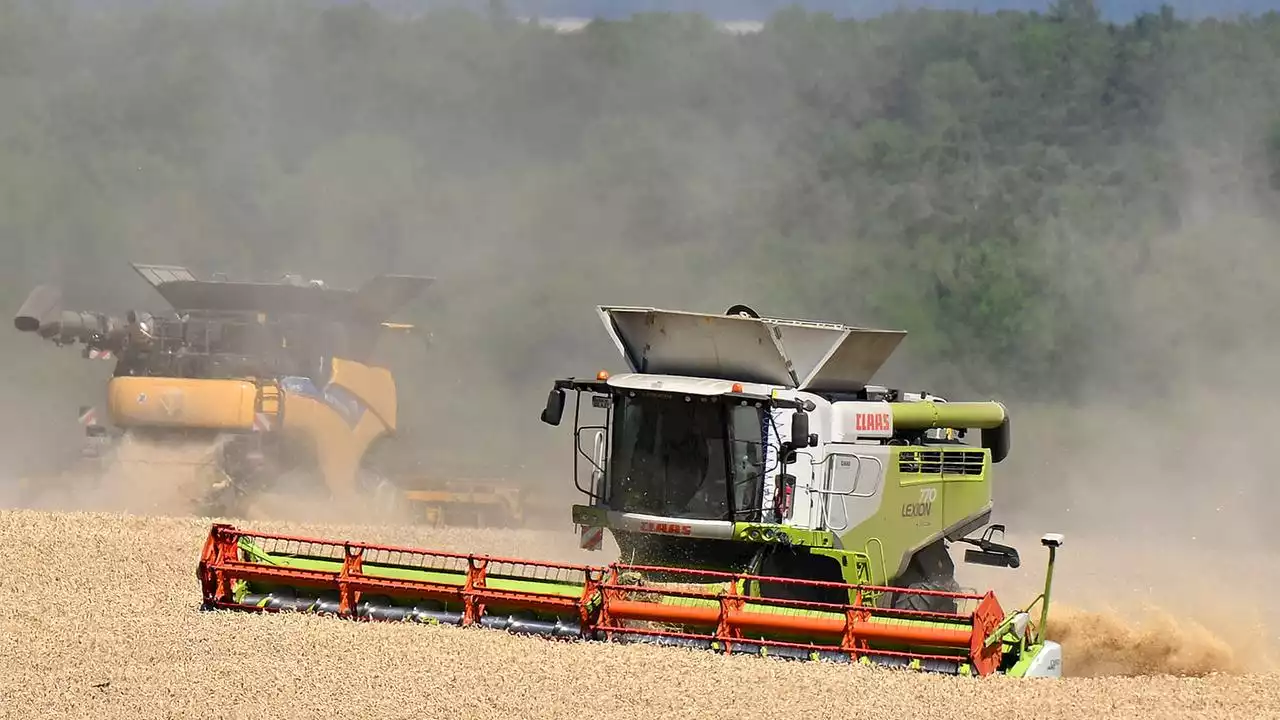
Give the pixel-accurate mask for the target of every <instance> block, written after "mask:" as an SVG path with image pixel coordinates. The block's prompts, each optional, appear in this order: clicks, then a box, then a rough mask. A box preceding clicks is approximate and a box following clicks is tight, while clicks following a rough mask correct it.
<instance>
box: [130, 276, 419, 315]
mask: <svg viewBox="0 0 1280 720" xmlns="http://www.w3.org/2000/svg"><path fill="white" fill-rule="evenodd" d="M133 269H134V270H136V271H137V272H138V274H139V275H141V276H142V277H143V278H144V279H146V281H147V282H148V283H150V284H151V286H152V287H154V288H155V289H156V291H157V292H159V293H160V296H161V297H163V298H164V299H165V300H166V301H167V302H168V303H169V304H170V305H171V306H173V309H174V310H176V311H178V312H179V313H186V312H192V311H195V312H213V313H246V312H263V313H268V314H280V315H314V316H323V317H329V318H333V319H335V320H342V321H351V320H362V321H373V322H380V321H383V320H386V319H387V318H389V317H390V316H391V315H392V314H394V313H395V312H396V311H397V310H399V309H400V308H401V307H402V306H404V305H405V304H406V303H408V302H410V301H411V300H413V299H414V298H416V297H417V296H418V295H420V294H421V293H422V292H423V291H424V290H425V289H426V288H427V286H429V285H431V284H432V282H434V278H429V277H418V276H413V275H379V276H377V277H374V278H372V279H370V280H369V281H368V282H366V283H365V284H364V285H362V286H360V288H358V289H356V290H347V289H338V288H332V287H328V286H325V285H323V284H312V283H299V282H274V283H262V282H231V281H227V280H201V279H198V278H197V277H196V276H195V274H193V273H192V272H191V271H190V270H188V269H187V268H185V267H181V266H178V265H151V264H146V265H144V264H140V263H133Z"/></svg>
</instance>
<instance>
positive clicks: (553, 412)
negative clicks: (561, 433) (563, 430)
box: [542, 388, 564, 425]
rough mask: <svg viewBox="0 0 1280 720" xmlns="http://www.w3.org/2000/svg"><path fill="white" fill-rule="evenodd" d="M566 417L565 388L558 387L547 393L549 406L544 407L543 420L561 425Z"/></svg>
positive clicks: (550, 423) (549, 423)
mask: <svg viewBox="0 0 1280 720" xmlns="http://www.w3.org/2000/svg"><path fill="white" fill-rule="evenodd" d="M562 417H564V390H561V389H560V388H556V389H554V390H552V391H551V392H550V393H548V394H547V406H546V407H545V408H543V409H542V422H544V423H546V424H548V425H559V424H560V418H562Z"/></svg>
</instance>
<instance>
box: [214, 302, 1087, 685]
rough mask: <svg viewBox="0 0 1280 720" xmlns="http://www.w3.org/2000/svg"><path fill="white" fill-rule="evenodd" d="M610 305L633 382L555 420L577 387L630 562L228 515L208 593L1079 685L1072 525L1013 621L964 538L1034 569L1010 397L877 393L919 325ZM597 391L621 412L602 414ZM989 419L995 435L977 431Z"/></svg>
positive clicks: (567, 634)
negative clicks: (280, 525) (1055, 582)
mask: <svg viewBox="0 0 1280 720" xmlns="http://www.w3.org/2000/svg"><path fill="white" fill-rule="evenodd" d="M599 312H600V317H601V319H602V320H603V321H604V324H605V328H606V330H607V331H608V332H609V335H610V336H611V337H612V338H613V340H614V341H615V343H616V344H617V346H618V348H619V351H620V352H621V354H622V355H623V357H624V359H625V360H626V362H627V363H628V365H630V367H631V369H632V371H633V372H631V373H629V374H620V375H611V374H610V373H608V372H606V371H601V372H599V373H598V374H597V375H596V376H595V378H594V379H589V380H579V379H576V378H572V377H571V378H568V379H564V380H559V381H556V383H555V385H554V387H553V389H552V391H551V393H550V395H549V397H548V399H547V404H546V406H545V408H544V409H543V411H542V420H543V422H545V423H547V424H550V425H558V424H559V423H560V421H561V419H562V418H563V415H564V410H565V405H566V394H567V392H568V391H574V392H575V393H576V394H577V396H578V398H579V402H578V403H577V404H576V405H575V411H574V425H575V433H574V435H575V438H574V440H575V441H574V463H575V470H574V482H575V484H576V486H577V488H578V490H579V491H580V492H582V493H583V495H585V496H586V498H587V501H586V502H585V503H584V504H581V505H575V506H574V507H573V510H572V517H573V521H574V522H575V523H576V524H577V525H578V526H579V529H580V532H581V541H580V545H581V546H582V547H584V548H587V549H591V550H599V549H600V548H601V545H602V535H603V533H604V532H609V533H611V534H612V535H613V537H614V538H615V540H616V541H617V544H618V547H619V549H620V550H621V552H622V555H621V558H622V560H624V561H625V562H620V563H613V564H608V565H602V566H584V565H564V564H555V563H543V562H537V561H531V560H515V559H503V558H492V557H484V556H476V555H455V554H448V553H441V552H433V551H429V550H420V549H411V548H396V547H385V546H376V545H368V544H362V543H354V542H340V541H331V540H311V539H306V538H293V537H286V536H280V535H267V534H261V533H252V532H248V531H242V530H238V529H236V528H233V527H229V526H225V525H217V526H214V528H213V530H212V532H211V534H210V536H209V540H208V544H207V545H206V547H205V553H204V557H203V559H202V561H201V563H200V570H199V574H200V578H201V582H202V585H203V588H204V602H205V606H206V607H208V608H235V609H246V610H263V611H277V610H306V611H312V612H321V613H328V614H334V615H338V616H342V617H349V618H358V619H378V620H408V621H417V622H431V623H450V624H457V625H466V626H469V625H479V626H483V627H498V628H506V629H508V630H510V631H513V632H530V633H535V634H541V635H546V636H550V637H557V638H577V639H584V640H605V641H614V642H649V643H660V644H668V645H681V646H691V647H702V648H708V649H712V650H717V651H720V652H727V653H749V654H759V655H768V656H775V657H784V658H794V659H816V660H834V661H839V662H875V663H881V664H891V665H906V666H909V667H914V668H919V669H924V670H932V671H938V672H951V673H959V674H969V675H980V676H981V675H990V674H993V673H1003V674H1009V675H1016V676H1022V677H1057V676H1060V675H1061V673H1062V667H1061V663H1062V656H1061V648H1060V647H1059V646H1058V645H1057V644H1056V643H1054V642H1052V641H1050V640H1047V639H1046V638H1045V637H1044V636H1043V629H1044V627H1045V625H1046V623H1047V617H1048V615H1047V613H1048V604H1049V591H1050V588H1051V580H1052V569H1053V562H1054V558H1055V554H1056V551H1057V548H1058V547H1059V546H1060V545H1061V543H1062V538H1061V536H1057V535H1046V536H1045V537H1044V538H1043V539H1042V543H1043V544H1044V545H1045V546H1046V547H1047V548H1048V549H1049V571H1048V573H1047V574H1046V580H1045V591H1044V593H1043V595H1041V596H1040V597H1039V598H1037V599H1036V601H1034V602H1032V603H1031V605H1029V606H1028V607H1027V608H1025V609H1022V610H1015V611H1012V612H1007V611H1006V610H1005V609H1004V608H1003V607H1002V606H1001V604H1000V603H999V601H997V600H996V598H995V596H994V594H993V593H990V592H986V593H972V592H965V591H963V590H962V589H961V587H960V586H959V584H958V583H957V582H956V579H955V577H954V575H955V566H954V564H953V562H952V559H951V555H950V552H949V546H950V545H951V544H952V543H955V542H964V543H967V544H969V545H971V546H973V548H972V549H969V550H968V551H967V552H966V555H965V560H966V561H967V562H971V563H980V564H984V565H993V566H999V567H1009V568H1017V567H1019V566H1020V565H1021V558H1020V557H1019V554H1018V552H1017V550H1016V549H1014V548H1012V547H1009V546H1007V545H1004V544H1001V543H998V542H996V541H995V539H994V536H995V534H996V533H1002V532H1003V530H1004V527H1003V526H1002V525H990V526H987V525H988V520H989V519H990V517H991V514H992V510H993V503H992V495H991V476H990V473H991V467H992V465H993V464H994V463H999V462H1000V461H1002V460H1004V459H1005V457H1006V456H1007V455H1008V453H1009V449H1010V431H1009V429H1010V424H1009V416H1008V413H1007V411H1006V409H1005V407H1004V406H1003V405H1001V404H1000V403H997V402H954V403H953V402H947V401H946V400H944V399H943V398H939V397H937V396H934V395H930V394H928V393H924V392H919V393H911V392H902V391H899V390H894V389H890V388H885V387H878V386H873V385H870V384H868V381H869V380H870V378H871V376H872V375H873V374H874V373H875V371H876V370H877V369H878V368H879V367H880V366H881V365H882V364H883V363H884V361H885V360H886V359H887V358H888V356H889V354H890V353H891V352H892V351H893V349H894V348H895V347H896V346H897V344H898V343H899V342H900V341H901V340H902V337H903V336H904V335H905V333H902V332H900V331H887V330H868V329H863V328H852V327H847V326H844V325H836V324H830V323H814V322H807V321H799V320H781V319H774V318H761V317H760V316H759V315H757V314H756V313H755V312H754V311H752V310H751V309H750V308H746V307H743V306H735V307H734V308H731V309H730V312H729V313H727V314H725V315H714V314H701V313H688V312H678V311H668V310H657V309H654V308H624V307H601V308H599ZM584 393H586V394H589V395H591V403H590V409H591V410H595V411H598V412H599V415H602V417H598V418H597V419H592V420H588V419H585V418H584V417H583V407H582V403H581V396H582V394H584ZM973 429H976V430H978V431H979V432H980V443H979V444H978V445H976V446H975V445H969V444H966V443H965V440H964V438H965V437H966V433H967V431H969V430H973ZM587 431H592V432H591V435H590V436H589V438H586V439H584V438H583V433H584V432H587ZM584 440H585V443H584ZM584 444H585V445H589V446H590V447H591V450H590V452H588V451H587V450H586V448H585V447H584ZM580 464H585V465H586V466H587V472H586V473H585V475H586V477H585V478H584V477H582V474H581V473H579V472H578V470H579V467H578V466H579V465H580ZM584 480H585V481H586V482H585V484H584V482H583V481H584ZM984 526H987V529H986V531H985V532H983V533H982V534H981V535H978V536H972V535H971V533H975V532H977V531H979V530H980V529H981V528H983V527H984ZM1036 602H1040V603H1042V605H1041V617H1040V620H1039V622H1032V619H1031V615H1030V612H1031V607H1032V606H1034V605H1035V603H1036Z"/></svg>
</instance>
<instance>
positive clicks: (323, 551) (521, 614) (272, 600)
mask: <svg viewBox="0 0 1280 720" xmlns="http://www.w3.org/2000/svg"><path fill="white" fill-rule="evenodd" d="M1041 542H1042V544H1044V545H1045V546H1046V547H1047V548H1048V551H1049V561H1048V570H1047V573H1046V576H1045V587H1044V592H1043V593H1042V594H1041V595H1040V596H1039V597H1037V598H1036V599H1035V600H1034V601H1033V602H1032V603H1031V604H1030V605H1029V606H1028V607H1027V608H1026V609H1017V610H1013V611H1006V610H1005V609H1003V608H1002V606H1001V605H1000V602H999V601H998V600H997V599H996V597H995V595H994V594H993V593H991V592H987V593H985V594H981V595H979V594H970V593H961V592H941V591H927V590H912V591H911V592H921V593H926V594H930V595H939V596H945V597H946V598H948V599H949V600H950V601H952V602H954V603H955V605H956V610H955V611H954V612H950V611H947V612H941V611H932V610H912V609H900V608H881V607H875V606H874V605H873V604H871V603H864V602H863V600H862V599H863V597H864V595H872V594H879V593H885V592H892V593H900V592H906V590H904V589H901V588H887V587H875V586H859V585H849V584H844V583H832V582H820V581H814V580H801V579H789V578H777V577H761V576H755V575H748V574H742V573H726V572H715V571H707V570H695V569H688V568H672V567H648V566H641V565H629V564H624V563H613V564H610V565H607V566H589V565H575V564H564V563H552V562H541V561H535V560H521V559H512V558H501V557H492V556H487V555H464V554H457V553H448V552H440V551H433V550H423V549H416V548H407V547H396V546H389V545H375V544H370V543H362V542H353V541H334V540H323V539H315V538H306V537H295V536H290V535H278V534H270V533H260V532H253V531H249V530H242V529H239V528H236V527H233V526H231V525H226V524H215V525H214V526H213V527H212V529H211V530H210V533H209V537H208V540H207V541H206V544H205V547H204V552H203V556H202V558H201V560H200V563H199V570H198V576H199V579H200V583H201V586H202V589H203V595H204V603H203V607H204V608H205V609H208V610H217V609H233V610H245V611H258V612H281V611H295V612H304V613H315V614H322V615H333V616H338V617H341V618H348V619H356V620H377V621H400V622H415V623H427V624H441V625H455V626H462V627H481V628H490V629H498V630H506V631H508V632H511V633H516V634H526V635H537V636H543V637H546V638H552V639H562V640H585V641H605V642H621V643H627V642H636V643H655V644H661V645H675V646H683V647H692V648H701V649H706V650H713V651H717V652H721V653H729V654H748V655H759V656H766V657H775V658H783V659H792V660H826V661H832V662H837V663H864V664H877V665H890V666H897V667H906V668H911V669H917V670H923V671H928V672H939V673H950V674H960V675H971V676H987V675H992V674H1005V675H1012V676H1021V677H1057V676H1060V675H1061V672H1062V668H1061V651H1060V648H1059V647H1058V645H1057V644H1056V643H1054V642H1052V641H1049V640H1046V639H1045V638H1044V637H1043V628H1044V627H1045V623H1046V619H1047V615H1048V607H1049V594H1050V589H1051V586H1052V578H1053V564H1054V559H1055V554H1056V551H1057V548H1058V547H1060V546H1061V545H1062V536H1060V535H1046V536H1045V537H1044V538H1042V540H1041ZM645 576H650V577H652V576H662V577H664V579H665V580H666V581H665V582H663V583H661V584H650V583H647V582H645V581H643V580H640V579H639V578H643V577H645ZM761 583H768V584H771V585H772V586H773V587H774V589H775V590H777V589H779V588H781V589H783V590H784V591H785V590H787V589H791V590H796V591H800V590H807V591H808V592H792V593H788V592H773V593H770V594H771V595H772V597H761V596H760V594H759V587H760V584H761ZM814 590H819V591H826V592H825V593H823V594H825V595H826V596H827V597H826V600H825V601H815V600H808V599H806V600H799V599H787V598H786V597H785V596H786V595H792V596H795V595H800V596H805V595H813V594H814V593H813V592H812V591H814ZM780 595H781V596H784V597H779V596H780ZM832 595H836V596H840V597H845V596H847V598H848V600H849V601H848V602H833V601H831V600H832V597H831V596H832ZM1037 603H1039V604H1040V607H1041V617H1040V620H1039V622H1038V623H1037V622H1032V620H1031V616H1030V612H1031V608H1032V607H1034V606H1035V605H1036V604H1037Z"/></svg>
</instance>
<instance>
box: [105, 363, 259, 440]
mask: <svg viewBox="0 0 1280 720" xmlns="http://www.w3.org/2000/svg"><path fill="white" fill-rule="evenodd" d="M258 398H259V390H258V386H257V385H256V384H254V382H253V381H252V380H211V379H204V378H169V377H150V376H140V377H116V378H112V379H111V381H110V382H108V383H107V415H108V417H109V418H110V419H111V423H112V424H114V425H115V426H117V427H120V428H139V427H156V428H174V429H177V428H184V429H191V430H217V431H222V432H252V431H253V427H254V416H255V413H256V408H257V407H258V406H259V400H258Z"/></svg>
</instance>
